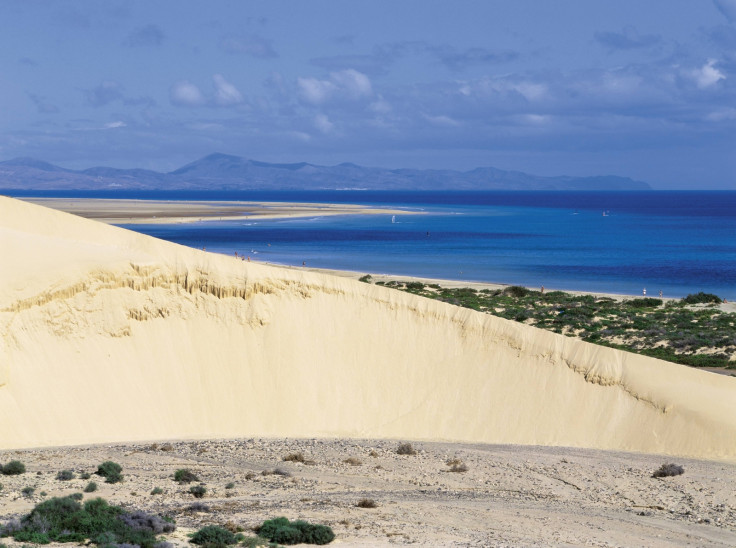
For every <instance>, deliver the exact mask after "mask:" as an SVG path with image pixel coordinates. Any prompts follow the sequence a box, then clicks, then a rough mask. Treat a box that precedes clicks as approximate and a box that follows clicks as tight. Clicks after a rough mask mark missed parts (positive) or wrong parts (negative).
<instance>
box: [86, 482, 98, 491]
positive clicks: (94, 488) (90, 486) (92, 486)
mask: <svg viewBox="0 0 736 548" xmlns="http://www.w3.org/2000/svg"><path fill="white" fill-rule="evenodd" d="M95 491H97V483H95V482H94V481H90V482H89V483H88V484H87V487H85V488H84V492H85V493H94V492H95Z"/></svg>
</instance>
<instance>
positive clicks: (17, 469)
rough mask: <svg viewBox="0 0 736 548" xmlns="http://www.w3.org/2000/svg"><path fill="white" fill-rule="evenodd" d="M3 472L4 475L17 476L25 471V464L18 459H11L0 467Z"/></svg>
mask: <svg viewBox="0 0 736 548" xmlns="http://www.w3.org/2000/svg"><path fill="white" fill-rule="evenodd" d="M2 471H3V474H4V475H6V476H18V475H20V474H25V473H26V465H25V464H23V463H22V462H20V461H19V460H11V461H10V462H9V463H8V464H6V465H5V466H3V467H2Z"/></svg>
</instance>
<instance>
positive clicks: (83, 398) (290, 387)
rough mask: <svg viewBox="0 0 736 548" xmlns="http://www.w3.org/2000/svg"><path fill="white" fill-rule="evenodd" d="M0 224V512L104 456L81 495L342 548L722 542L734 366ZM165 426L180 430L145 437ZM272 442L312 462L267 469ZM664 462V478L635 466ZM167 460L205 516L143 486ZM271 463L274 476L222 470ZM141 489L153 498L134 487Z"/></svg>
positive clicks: (76, 220) (203, 256)
mask: <svg viewBox="0 0 736 548" xmlns="http://www.w3.org/2000/svg"><path fill="white" fill-rule="evenodd" d="M0 219H1V221H0V254H2V256H3V257H4V259H5V260H4V261H3V263H2V266H1V267H0V328H1V329H0V336H1V337H2V338H1V339H0V342H1V343H2V344H1V345H0V415H1V416H2V417H3V419H4V420H3V421H2V423H0V450H3V452H2V457H3V459H4V462H7V461H8V460H10V459H11V458H22V459H25V460H27V461H28V463H29V469H30V470H31V475H26V476H21V477H18V478H11V479H10V480H8V479H7V478H6V477H4V478H3V483H4V484H5V488H4V489H3V490H2V491H0V497H1V498H0V500H2V501H3V511H4V512H5V516H6V517H8V516H10V515H13V514H14V513H22V512H24V511H28V510H29V509H30V508H31V507H32V504H33V503H34V501H38V500H40V499H34V498H32V497H31V498H30V499H27V498H25V497H23V496H22V495H21V494H20V492H21V490H22V489H23V488H24V487H25V486H27V484H29V483H33V484H34V485H35V484H37V487H38V492H39V493H40V492H41V491H44V492H46V493H47V494H51V495H53V494H55V493H62V492H66V491H67V490H69V489H71V487H67V485H69V486H71V485H75V487H74V489H76V490H80V487H81V485H79V484H60V482H58V481H56V482H54V481H51V478H53V477H54V476H53V475H52V476H48V477H47V474H55V473H56V472H57V468H59V469H63V468H64V467H69V468H73V469H74V470H77V471H81V470H84V469H88V468H91V467H93V463H94V462H96V461H97V460H100V459H107V458H113V457H114V458H115V459H119V460H121V461H122V462H123V464H124V467H126V468H128V469H129V474H130V476H129V478H128V480H126V483H124V484H123V485H122V488H118V487H104V488H103V489H102V491H101V494H103V495H105V496H108V497H109V498H110V499H111V500H113V501H115V502H116V503H125V504H129V505H133V504H135V505H141V506H144V507H146V508H151V509H155V510H157V511H165V512H169V513H175V514H177V516H178V517H177V521H178V520H179V519H181V523H182V526H183V527H184V528H185V529H184V530H186V527H194V526H196V525H198V524H202V523H211V522H212V521H213V520H215V521H217V520H221V521H223V522H224V521H225V520H226V519H234V520H236V521H237V522H238V523H239V524H241V525H243V526H246V527H251V526H252V525H253V524H254V523H255V522H256V521H257V520H258V519H266V518H270V517H275V515H274V514H288V516H289V517H290V518H298V517H308V518H310V519H315V520H324V521H326V522H329V523H330V524H332V525H333V526H334V527H335V529H336V531H338V532H339V534H340V541H341V542H344V543H345V544H346V545H348V546H369V545H384V544H389V543H390V544H408V543H419V544H422V545H427V546H431V545H453V544H457V545H468V544H471V545H472V544H477V545H491V546H494V545H496V546H505V545H516V544H522V545H549V544H565V543H567V544H584V543H585V542H596V543H599V544H601V545H621V544H623V545H631V544H643V545H657V546H658V545H661V546H671V545H681V544H683V543H686V542H693V543H695V544H710V545H732V544H733V542H734V534H736V532H735V531H734V528H733V519H732V515H733V512H734V508H735V507H736V501H734V498H733V496H734V495H733V493H732V489H730V488H729V486H730V485H732V484H733V478H734V475H735V474H736V469H735V468H734V464H735V463H736V443H735V442H734V440H736V418H734V417H736V379H733V378H730V377H725V376H722V375H712V374H710V373H708V372H704V371H698V370H696V369H693V368H689V367H686V366H682V365H678V364H673V363H668V362H664V361H661V360H657V359H654V358H649V357H645V356H640V355H636V354H631V353H628V352H623V351H621V350H617V349H613V348H606V347H602V346H596V345H593V344H590V343H587V342H584V341H581V340H578V339H575V338H572V337H566V336H563V335H559V334H556V333H552V332H549V331H544V330H541V329H537V328H535V327H532V326H529V325H525V324H522V323H518V322H512V321H509V320H505V319H503V318H499V317H494V316H491V315H489V314H484V313H481V312H477V311H474V310H469V309H465V308H460V307H457V306H454V305H452V304H448V303H445V302H439V301H435V300H430V299H426V298H422V297H419V296H416V295H412V294H409V293H405V292H401V291H397V290H394V289H390V288H387V287H382V286H380V285H375V284H366V283H363V282H360V281H358V280H356V279H351V278H355V277H356V276H357V277H358V278H359V277H360V276H359V275H358V274H356V273H343V275H342V276H336V275H334V273H325V272H321V271H312V270H310V269H308V268H298V267H296V268H294V267H293V268H284V267H277V266H272V265H267V264H263V263H257V262H255V261H251V262H248V261H244V260H241V259H239V258H235V257H232V256H227V255H223V254H218V253H208V252H204V251H201V250H197V249H191V248H187V247H184V246H181V245H177V244H173V243H170V242H165V241H161V240H157V239H154V238H151V237H149V236H146V235H142V234H138V233H135V232H132V231H129V230H125V229H121V228H118V227H115V226H110V225H107V224H103V223H100V222H97V221H94V220H90V219H84V218H81V217H78V216H74V215H70V214H67V213H64V212H60V211H56V210H52V209H48V208H45V207H41V206H39V205H36V204H30V203H27V202H23V201H19V200H14V199H10V198H4V197H0ZM167 440H193V441H190V442H188V443H186V444H178V443H177V444H174V449H173V450H172V452H170V453H169V452H161V451H160V449H156V448H153V449H152V448H151V447H152V444H154V443H155V444H157V445H158V446H159V447H160V446H161V444H163V443H165V442H166V441H167ZM218 440H230V441H218ZM400 441H410V442H411V443H412V444H414V446H416V447H417V448H418V449H419V452H418V454H417V456H416V458H415V459H414V460H411V457H409V456H408V457H407V458H403V457H401V458H399V456H398V455H396V450H395V448H396V446H397V444H398V443H399V442H400ZM126 444H127V445H126ZM72 446H84V447H83V448H80V449H74V448H72ZM29 448H39V449H38V450H37V451H30V450H29ZM44 448H46V449H44ZM53 448H55V449H53ZM66 448H68V449H66ZM238 451H241V453H238ZM371 451H374V452H375V453H376V456H372V454H371ZM290 452H302V453H304V454H305V455H306V456H307V457H308V459H311V460H314V461H315V464H314V465H303V464H298V463H297V464H293V463H290V462H289V463H286V464H284V461H283V457H284V456H285V455H287V454H288V453H290ZM350 457H354V458H355V459H356V460H359V461H360V464H350V463H346V462H344V461H345V460H346V459H349V458H350ZM373 459H376V460H375V461H373ZM453 459H457V461H458V462H459V463H463V464H466V465H467V468H468V470H467V471H466V472H458V473H454V472H452V471H450V470H449V468H450V466H451V465H448V464H447V463H448V462H450V461H453ZM673 461H674V462H678V463H683V465H684V467H685V470H686V471H685V474H684V475H683V476H678V477H675V478H666V479H662V480H658V479H652V478H651V475H652V473H653V471H654V470H655V469H656V468H657V467H658V466H660V465H661V464H664V463H665V462H673ZM374 462H375V463H374ZM48 463H52V464H53V465H52V466H51V468H49V467H48ZM456 464H457V462H456ZM183 466H196V467H197V470H198V471H199V472H200V473H201V474H202V475H203V477H205V478H206V483H207V485H208V486H209V487H210V490H209V494H208V495H207V497H206V498H205V501H204V502H207V503H210V504H212V506H213V508H216V510H214V511H213V512H212V513H209V514H208V513H207V512H199V513H196V512H195V513H194V514H191V515H190V514H189V513H187V510H186V509H185V506H186V505H188V504H189V503H190V502H191V499H190V498H188V497H190V495H187V493H186V491H183V490H182V489H181V488H179V487H177V486H173V485H170V484H169V483H167V482H170V481H171V480H170V479H168V478H169V476H170V474H171V473H172V472H173V470H174V469H175V468H178V467H183ZM278 466H286V467H287V468H288V472H289V473H290V474H291V476H284V477H283V478H274V477H272V476H268V477H266V476H259V477H263V478H266V479H259V480H258V481H255V482H254V481H252V480H253V479H254V478H251V479H249V480H246V478H245V475H246V474H247V472H252V473H253V474H261V473H262V472H263V471H264V470H266V471H267V470H268V469H271V470H273V469H274V468H276V467H278ZM36 471H38V472H40V473H41V475H40V476H38V477H37V476H36V475H34V474H35V472H36ZM277 475H278V474H277ZM227 478H232V479H231V480H230V481H235V483H236V485H237V487H236V491H234V492H233V493H235V494H234V495H231V496H228V494H227V493H226V492H225V487H224V483H225V480H226V479H227ZM284 478H285V479H284ZM31 480H32V481H31ZM246 481H247V482H248V483H245V482H246ZM158 483H161V484H162V485H163V486H164V487H165V488H166V490H167V493H168V494H166V495H165V496H164V497H163V498H162V499H160V500H159V499H150V497H148V496H147V495H145V493H147V492H150V490H151V489H153V487H155V486H157V484H158ZM133 493H135V494H133ZM39 496H40V495H39ZM363 497H366V498H374V499H375V500H376V501H377V502H378V504H379V506H378V508H376V509H375V513H374V515H373V516H372V517H370V516H371V515H370V514H366V512H370V511H372V510H369V509H362V508H361V509H358V508H355V499H356V498H357V499H359V498H363ZM256 503H257V504H256ZM721 516H722V517H721ZM706 520H707V521H706ZM481 522H482V523H481ZM408 524H411V525H408ZM657 535H660V536H657ZM177 539H178V540H177ZM177 539H174V540H175V541H176V542H177V543H179V544H184V543H185V542H186V539H185V537H177Z"/></svg>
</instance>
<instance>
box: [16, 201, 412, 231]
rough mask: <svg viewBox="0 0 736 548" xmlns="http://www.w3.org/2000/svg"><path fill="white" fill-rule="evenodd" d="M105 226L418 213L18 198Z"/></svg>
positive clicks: (266, 204)
mask: <svg viewBox="0 0 736 548" xmlns="http://www.w3.org/2000/svg"><path fill="white" fill-rule="evenodd" d="M19 199H21V200H23V201H25V202H30V203H34V204H38V205H41V206H44V207H49V208H51V209H58V210H60V211H64V212H66V213H72V214H73V215H79V216H80V217H84V218H86V219H94V220H96V221H100V222H103V223H107V224H118V225H134V224H178V223H194V222H200V221H242V220H246V219H247V220H254V219H258V220H265V219H289V218H300V217H315V216H319V217H324V216H328V215H329V216H334V215H409V214H418V213H421V212H418V211H412V210H403V209H397V208H380V207H370V206H365V205H355V204H327V203H300V202H248V201H202V200H131V199H117V198H115V199H101V198H19Z"/></svg>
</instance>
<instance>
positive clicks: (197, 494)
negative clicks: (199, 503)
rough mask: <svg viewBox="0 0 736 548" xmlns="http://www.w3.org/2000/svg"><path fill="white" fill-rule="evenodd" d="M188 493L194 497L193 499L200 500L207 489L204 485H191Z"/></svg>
mask: <svg viewBox="0 0 736 548" xmlns="http://www.w3.org/2000/svg"><path fill="white" fill-rule="evenodd" d="M189 492H190V493H191V494H192V495H194V498H198V499H201V498H202V497H204V494H205V493H206V492H207V488H206V487H205V486H204V485H192V486H191V487H190V488H189Z"/></svg>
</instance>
